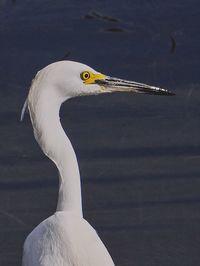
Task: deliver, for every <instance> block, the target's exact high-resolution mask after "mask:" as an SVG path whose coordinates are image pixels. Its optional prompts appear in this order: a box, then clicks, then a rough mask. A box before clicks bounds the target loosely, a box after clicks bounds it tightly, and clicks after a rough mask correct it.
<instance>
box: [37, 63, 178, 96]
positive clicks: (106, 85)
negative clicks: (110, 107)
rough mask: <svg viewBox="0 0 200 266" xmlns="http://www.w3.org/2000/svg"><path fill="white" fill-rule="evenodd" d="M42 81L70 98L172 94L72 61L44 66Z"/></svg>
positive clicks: (61, 94)
mask: <svg viewBox="0 0 200 266" xmlns="http://www.w3.org/2000/svg"><path fill="white" fill-rule="evenodd" d="M40 73H41V74H42V73H44V76H43V78H44V82H46V83H48V85H49V87H52V86H53V87H54V88H55V90H56V92H57V93H60V96H61V97H63V100H64V99H65V98H72V97H77V96H84V95H93V94H102V93H111V92H135V93H148V94H155V95H174V93H172V92H169V91H168V90H165V89H161V88H158V87H154V86H149V85H146V84H142V83H137V82H134V81H128V80H123V79H119V78H114V77H109V76H107V75H104V74H102V73H99V72H97V71H96V70H94V69H92V68H91V67H89V66H87V65H84V64H81V63H77V62H74V61H60V62H56V63H53V64H51V65H49V66H47V67H46V68H44V69H43V70H42V71H40Z"/></svg>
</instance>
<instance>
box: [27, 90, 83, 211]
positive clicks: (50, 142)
mask: <svg viewBox="0 0 200 266" xmlns="http://www.w3.org/2000/svg"><path fill="white" fill-rule="evenodd" d="M32 97H33V95H31V93H29V100H28V107H29V111H30V115H31V120H32V124H33V128H34V135H35V138H36V140H37V142H38V143H39V145H40V147H41V148H42V150H43V152H44V153H45V154H46V155H47V156H48V157H49V158H50V159H51V160H52V161H53V162H54V163H55V164H56V166H57V168H58V171H59V195H58V204H57V211H69V212H72V213H73V214H76V215H79V216H82V202H81V186H80V174H79V168H78V163H77V159H76V155H75V152H74V149H73V147H72V145H71V142H70V140H69V139H68V137H67V135H66V134H65V132H64V130H63V128H62V126H61V123H60V118H59V110H60V105H61V103H59V102H58V101H57V100H56V98H55V97H54V95H51V93H50V94H49V93H48V94H47V93H41V95H40V96H39V97H36V98H37V100H32Z"/></svg>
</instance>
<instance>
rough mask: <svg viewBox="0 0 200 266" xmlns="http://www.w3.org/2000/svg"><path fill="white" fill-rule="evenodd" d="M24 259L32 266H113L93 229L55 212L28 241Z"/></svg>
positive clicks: (68, 215)
mask: <svg viewBox="0 0 200 266" xmlns="http://www.w3.org/2000/svg"><path fill="white" fill-rule="evenodd" d="M23 257H24V259H23V260H24V261H25V260H26V258H28V260H30V259H31V260H32V261H36V264H33V265H51V264H49V263H50V262H52V260H54V261H55V263H54V264H53V265H67V266H68V265H69V266H71V265H83V266H85V265H87V266H88V265H90V264H91V265H97V266H100V265H101V266H102V265H109V266H111V265H114V264H112V263H113V262H112V259H111V258H110V255H109V254H108V252H107V249H106V248H105V246H104V244H103V243H102V241H101V240H100V238H99V237H98V235H97V233H96V231H95V230H94V229H93V227H92V226H91V225H90V224H89V223H88V222H87V221H86V220H85V219H83V218H82V217H79V216H76V215H74V214H71V213H68V212H56V213H55V214H54V215H52V216H51V217H49V218H47V219H46V220H44V221H43V222H42V223H40V224H39V225H38V226H37V227H36V228H35V229H34V230H33V231H32V232H31V233H30V234H29V235H28V237H27V239H26V241H25V244H24V255H23ZM31 257H32V258H31ZM97 258H99V259H97ZM102 260H103V261H102ZM39 261H42V263H43V264H39ZM83 261H85V264H83ZM94 262H95V264H92V263H94ZM63 263H64V264H63ZM74 263H76V264H74ZM79 263H80V264H79ZM102 263H104V264H102ZM105 263H107V264H105ZM24 265H28V266H29V264H24ZM30 265H31V266H32V264H30Z"/></svg>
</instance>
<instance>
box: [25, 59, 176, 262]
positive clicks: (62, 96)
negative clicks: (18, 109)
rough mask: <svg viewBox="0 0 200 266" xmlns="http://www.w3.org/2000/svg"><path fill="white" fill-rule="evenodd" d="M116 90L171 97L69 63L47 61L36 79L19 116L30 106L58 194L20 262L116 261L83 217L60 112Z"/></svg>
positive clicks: (75, 168) (77, 177)
mask: <svg viewBox="0 0 200 266" xmlns="http://www.w3.org/2000/svg"><path fill="white" fill-rule="evenodd" d="M115 91H120V92H122V91H123V92H124V91H128V92H141V93H150V94H163V95H173V93H171V92H169V91H167V90H165V89H161V88H157V87H152V86H148V85H145V84H141V83H136V82H133V81H126V80H121V79H117V78H111V77H108V76H106V75H103V74H101V73H99V72H96V71H95V70H94V69H92V68H90V67H89V66H87V65H84V64H81V63H77V62H73V61H60V62H56V63H53V64H51V65H48V66H47V67H45V68H44V69H42V70H41V71H39V72H38V73H37V75H36V77H35V78H34V80H33V82H32V84H31V87H30V91H29V94H28V98H27V100H26V102H25V105H24V107H23V109H22V116H21V119H23V116H24V112H25V109H26V106H28V110H29V113H30V117H31V122H32V125H33V130H34V135H35V138H36V140H37V142H38V144H39V145H40V147H41V149H42V150H43V152H44V153H45V154H46V156H48V157H49V158H50V159H51V160H52V161H53V162H54V163H55V165H56V166H57V169H58V171H59V195H58V203H57V209H56V212H55V214H53V215H52V216H51V217H49V218H47V219H46V220H44V221H43V222H41V223H40V224H39V225H38V226H37V227H36V228H35V229H34V230H33V231H32V232H31V233H30V234H29V235H28V237H27V238H26V240H25V243H24V251H23V261H22V265H23V266H113V265H114V263H113V260H112V258H111V256H110V255H109V253H108V251H107V249H106V247H105V246H104V244H103V242H102V241H101V239H100V238H99V236H98V235H97V233H96V231H95V230H94V229H93V227H92V226H91V225H90V224H89V223H88V222H87V221H86V220H85V219H84V218H83V213H82V202H81V186H80V175H79V168H78V163H77V159H76V155H75V152H74V150H73V147H72V145H71V142H70V140H69V139H68V137H67V136H66V134H65V132H64V130H63V128H62V125H61V123H60V119H59V110H60V106H61V104H62V103H63V102H64V101H66V100H68V99H70V98H72V97H76V96H84V95H94V94H102V93H108V92H115Z"/></svg>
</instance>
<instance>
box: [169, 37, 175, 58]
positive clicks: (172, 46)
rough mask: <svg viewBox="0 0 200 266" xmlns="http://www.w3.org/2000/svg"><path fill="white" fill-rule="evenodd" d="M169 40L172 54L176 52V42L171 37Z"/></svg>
mask: <svg viewBox="0 0 200 266" xmlns="http://www.w3.org/2000/svg"><path fill="white" fill-rule="evenodd" d="M170 40H171V49H170V53H171V54H173V53H174V52H175V50H176V40H175V38H174V36H173V35H170Z"/></svg>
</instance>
